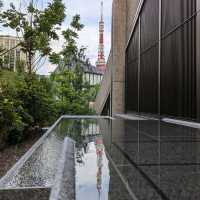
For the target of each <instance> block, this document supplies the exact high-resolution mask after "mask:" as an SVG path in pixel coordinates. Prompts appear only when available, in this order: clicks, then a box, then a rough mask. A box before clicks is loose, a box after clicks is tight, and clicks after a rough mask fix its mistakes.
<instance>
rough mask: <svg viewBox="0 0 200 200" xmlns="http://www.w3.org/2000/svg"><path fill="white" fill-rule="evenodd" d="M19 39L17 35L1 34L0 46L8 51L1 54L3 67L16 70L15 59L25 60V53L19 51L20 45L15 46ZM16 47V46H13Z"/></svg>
mask: <svg viewBox="0 0 200 200" xmlns="http://www.w3.org/2000/svg"><path fill="white" fill-rule="evenodd" d="M19 42H20V40H19V38H18V37H14V36H9V35H1V36H0V47H1V48H2V49H4V50H5V52H6V51H8V50H10V51H8V53H6V54H4V55H3V62H4V64H3V65H4V68H7V69H10V70H13V71H16V65H17V61H24V62H25V61H26V55H25V54H24V53H23V52H22V51H21V47H20V46H17V45H18V44H19ZM15 47H16V48H15Z"/></svg>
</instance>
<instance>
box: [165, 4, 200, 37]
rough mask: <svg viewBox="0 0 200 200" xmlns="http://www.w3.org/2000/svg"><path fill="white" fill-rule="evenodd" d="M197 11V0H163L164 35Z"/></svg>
mask: <svg viewBox="0 0 200 200" xmlns="http://www.w3.org/2000/svg"><path fill="white" fill-rule="evenodd" d="M195 12H196V0H162V35H165V34H167V33H168V32H170V31H172V30H173V29H174V28H175V27H176V26H179V25H180V24H182V23H183V22H184V21H185V20H187V19H188V18H190V17H191V16H192V15H193V14H194V13H195Z"/></svg>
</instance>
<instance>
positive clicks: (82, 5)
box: [1, 0, 112, 74]
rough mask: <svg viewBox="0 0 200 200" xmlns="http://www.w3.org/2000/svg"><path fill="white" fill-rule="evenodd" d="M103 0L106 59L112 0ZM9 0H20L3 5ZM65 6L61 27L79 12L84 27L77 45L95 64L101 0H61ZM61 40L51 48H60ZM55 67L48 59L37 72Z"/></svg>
mask: <svg viewBox="0 0 200 200" xmlns="http://www.w3.org/2000/svg"><path fill="white" fill-rule="evenodd" d="M35 1H37V2H38V5H40V6H43V7H45V5H46V3H47V2H49V1H50V0H35ZM103 1H104V21H105V32H104V37H105V57H106V60H107V58H108V55H109V51H110V45H111V13H112V0H103ZM10 2H13V3H15V4H16V5H19V2H20V0H4V3H5V4H4V5H5V7H7V6H8V4H9V3H10ZM21 2H22V3H26V2H27V0H21ZM63 2H64V3H65V6H66V15H67V18H66V20H65V22H64V23H63V25H62V28H63V29H66V28H67V27H68V25H69V23H70V21H71V19H72V16H74V15H75V14H80V16H81V22H82V23H83V24H84V26H85V27H84V29H83V30H82V31H81V32H80V35H79V39H78V46H79V47H80V46H85V47H87V51H86V56H87V57H88V58H89V59H90V62H91V63H92V64H93V65H95V62H96V60H97V55H98V41H99V39H98V38H99V19H100V3H101V0H63ZM1 34H10V35H13V34H15V32H13V31H12V30H8V29H3V30H1ZM62 43H63V40H62V38H61V40H60V41H59V42H58V41H55V42H52V47H53V49H57V50H60V49H61V47H62ZM54 69H55V66H53V65H52V64H50V63H49V62H48V61H46V62H45V64H44V66H43V67H41V68H40V70H39V71H38V73H39V74H49V73H50V72H52V71H53V70H54Z"/></svg>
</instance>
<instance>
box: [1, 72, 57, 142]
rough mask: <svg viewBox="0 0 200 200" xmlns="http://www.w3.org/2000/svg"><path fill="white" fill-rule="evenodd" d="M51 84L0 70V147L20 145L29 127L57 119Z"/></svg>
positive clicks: (42, 124) (26, 75) (44, 80)
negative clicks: (8, 144) (9, 144)
mask: <svg viewBox="0 0 200 200" xmlns="http://www.w3.org/2000/svg"><path fill="white" fill-rule="evenodd" d="M52 94H53V92H52V84H51V82H50V80H48V79H47V78H45V77H42V78H41V77H38V76H37V75H34V74H32V75H28V74H25V73H24V74H22V73H20V74H19V73H14V72H9V71H6V70H1V71H0V146H1V145H2V146H3V145H4V144H5V143H11V144H15V143H19V142H21V141H22V140H23V139H24V138H25V136H26V132H27V130H28V129H29V128H30V127H32V126H33V127H34V126H44V125H47V124H48V123H52V121H54V120H55V119H56V117H57V115H56V110H55V103H54V99H53V96H52Z"/></svg>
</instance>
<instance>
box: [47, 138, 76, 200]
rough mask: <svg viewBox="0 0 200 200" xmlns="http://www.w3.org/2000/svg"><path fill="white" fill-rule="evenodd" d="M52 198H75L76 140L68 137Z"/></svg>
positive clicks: (55, 199)
mask: <svg viewBox="0 0 200 200" xmlns="http://www.w3.org/2000/svg"><path fill="white" fill-rule="evenodd" d="M50 200H75V142H74V141H73V140H72V139H70V138H68V137H66V138H65V140H64V143H63V150H62V155H61V158H60V161H59V164H58V168H57V173H56V176H55V183H54V186H53V187H52V190H51V194H50Z"/></svg>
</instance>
